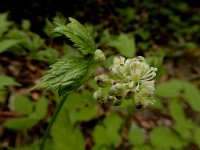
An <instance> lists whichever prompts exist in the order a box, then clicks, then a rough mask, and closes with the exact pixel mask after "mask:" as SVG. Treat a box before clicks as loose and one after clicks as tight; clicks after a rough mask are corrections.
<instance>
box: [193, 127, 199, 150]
mask: <svg viewBox="0 0 200 150" xmlns="http://www.w3.org/2000/svg"><path fill="white" fill-rule="evenodd" d="M193 134H194V136H193V138H194V142H195V143H196V144H197V145H198V147H199V148H200V127H199V126H196V127H195V128H194V133H193Z"/></svg>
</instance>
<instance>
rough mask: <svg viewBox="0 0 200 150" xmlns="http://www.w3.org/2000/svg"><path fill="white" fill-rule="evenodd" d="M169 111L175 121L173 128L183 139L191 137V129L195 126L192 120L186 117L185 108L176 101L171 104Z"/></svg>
mask: <svg viewBox="0 0 200 150" xmlns="http://www.w3.org/2000/svg"><path fill="white" fill-rule="evenodd" d="M169 111H170V114H171V116H172V117H173V119H174V121H175V125H174V126H173V128H174V129H175V130H176V131H177V132H178V133H179V134H180V135H181V137H182V138H183V139H187V140H188V139H190V138H191V132H190V129H191V128H192V127H193V126H192V124H191V121H190V120H188V119H187V118H186V117H185V114H184V111H183V108H182V107H181V105H180V104H179V103H177V102H175V101H172V102H171V103H170V104H169Z"/></svg>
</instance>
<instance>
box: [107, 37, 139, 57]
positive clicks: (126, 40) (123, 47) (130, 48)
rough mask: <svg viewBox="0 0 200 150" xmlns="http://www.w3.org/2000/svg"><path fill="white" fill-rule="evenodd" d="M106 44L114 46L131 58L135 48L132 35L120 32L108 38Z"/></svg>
mask: <svg viewBox="0 0 200 150" xmlns="http://www.w3.org/2000/svg"><path fill="white" fill-rule="evenodd" d="M107 44H108V45H109V46H112V47H114V48H116V49H117V50H118V51H119V52H120V53H121V54H122V55H124V56H126V57H129V58H133V57H134V56H135V53H136V48H135V40H134V38H133V36H129V35H128V34H124V33H121V34H120V35H119V36H116V37H113V39H110V40H109V41H108V43H107Z"/></svg>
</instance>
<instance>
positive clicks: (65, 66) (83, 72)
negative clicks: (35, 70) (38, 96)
mask: <svg viewBox="0 0 200 150" xmlns="http://www.w3.org/2000/svg"><path fill="white" fill-rule="evenodd" d="M50 68H51V69H50V70H49V71H48V72H47V74H46V75H45V76H44V77H43V78H42V81H41V83H40V84H39V85H38V86H36V88H37V87H41V88H45V89H47V90H52V91H55V90H58V91H59V94H61V93H66V92H69V91H72V90H74V89H76V88H77V87H79V86H80V85H81V84H82V82H84V80H85V79H86V78H87V75H88V73H89V70H90V64H89V61H87V60H84V59H83V58H79V57H65V58H63V59H61V60H59V61H58V62H56V63H55V64H53V65H52V66H50Z"/></svg>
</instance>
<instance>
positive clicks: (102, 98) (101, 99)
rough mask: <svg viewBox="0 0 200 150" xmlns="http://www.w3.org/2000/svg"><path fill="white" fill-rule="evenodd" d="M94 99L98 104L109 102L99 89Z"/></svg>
mask: <svg viewBox="0 0 200 150" xmlns="http://www.w3.org/2000/svg"><path fill="white" fill-rule="evenodd" d="M93 98H94V99H96V100H97V102H98V103H106V102H107V97H106V95H105V94H104V93H103V91H102V89H101V88H99V89H98V90H97V91H95V92H94V94H93Z"/></svg>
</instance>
